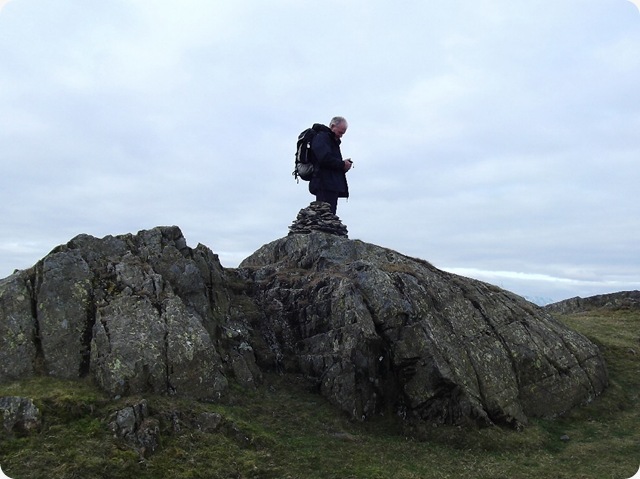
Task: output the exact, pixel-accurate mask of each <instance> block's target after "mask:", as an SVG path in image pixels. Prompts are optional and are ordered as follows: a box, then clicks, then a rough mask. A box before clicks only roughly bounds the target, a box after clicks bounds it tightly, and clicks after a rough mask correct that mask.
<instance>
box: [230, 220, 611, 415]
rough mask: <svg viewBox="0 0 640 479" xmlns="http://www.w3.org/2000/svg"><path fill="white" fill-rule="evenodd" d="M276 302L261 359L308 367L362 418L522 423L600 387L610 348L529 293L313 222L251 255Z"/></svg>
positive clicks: (263, 288) (269, 304)
mask: <svg viewBox="0 0 640 479" xmlns="http://www.w3.org/2000/svg"><path fill="white" fill-rule="evenodd" d="M240 269H243V270H244V271H245V275H246V277H247V278H250V279H251V280H252V281H254V282H255V287H254V288H253V291H254V292H255V299H256V301H257V302H258V303H259V304H260V305H261V307H262V309H263V310H264V311H266V312H267V313H266V317H265V318H264V320H263V322H262V323H261V324H256V325H254V327H255V328H256V329H257V330H260V332H261V335H262V336H263V337H269V338H271V340H270V341H269V342H265V343H264V344H263V345H262V346H263V348H262V349H260V348H258V346H257V345H256V355H257V357H258V358H260V359H259V361H261V360H264V361H267V360H271V361H273V364H272V367H274V368H280V369H283V370H285V371H290V372H302V373H304V374H305V375H307V376H308V377H310V378H312V379H313V380H315V381H316V382H317V384H318V388H319V390H320V391H321V392H322V394H323V395H324V396H326V397H327V398H329V399H330V400H331V401H332V402H333V403H335V404H336V405H337V406H339V407H340V408H342V409H343V410H345V411H346V412H347V413H349V414H350V415H351V416H352V417H354V418H358V419H364V418H367V417H370V416H373V415H375V414H379V413H383V412H388V411H391V412H393V413H396V414H398V415H400V416H402V417H405V418H407V419H410V420H419V421H428V422H435V423H454V424H460V423H465V422H477V423H480V424H508V425H512V426H514V427H520V426H521V425H523V424H525V423H526V422H527V418H528V417H531V416H554V415H557V414H561V413H563V412H565V411H567V410H568V409H570V408H572V407H573V406H575V405H577V404H580V403H583V402H587V401H590V400H592V399H593V398H595V397H596V396H597V395H598V394H599V393H600V392H601V391H602V390H603V389H604V387H605V386H606V384H607V380H608V379H607V372H606V367H605V364H604V361H603V358H602V356H601V354H600V352H599V351H598V348H597V347H596V346H595V345H594V344H593V343H591V342H590V341H588V340H587V339H586V338H585V337H583V336H582V335H580V334H578V333H576V332H574V331H572V330H570V329H568V328H567V327H565V326H563V325H562V324H561V323H559V322H558V321H556V320H555V319H554V318H553V317H551V316H550V315H548V314H547V313H545V311H544V310H542V309H541V308H539V307H537V306H535V305H533V304H532V303H529V302H527V301H526V300H524V299H523V298H521V297H519V296H516V295H514V294H512V293H509V292H507V291H504V290H502V289H500V288H497V287H495V286H492V285H490V284H487V283H483V282H480V281H475V280H471V279H468V278H464V277H461V276H456V275H453V274H450V273H446V272H444V271H441V270H438V269H437V268H435V267H433V266H432V265H430V264H429V263H427V262H425V261H422V260H418V259H414V258H410V257H407V256H404V255H402V254H399V253H397V252H394V251H391V250H388V249H385V248H381V247H377V246H374V245H371V244H367V243H363V242H361V241H352V240H348V239H346V238H342V237H338V236H335V235H329V234H323V233H319V232H312V233H310V234H308V235H290V236H288V237H287V238H283V239H280V240H276V241H274V242H272V243H269V244H268V245H265V246H263V247H262V248H260V249H259V250H258V251H257V252H256V253H254V254H253V255H252V256H250V257H249V258H247V259H246V260H245V261H243V262H242V263H241V264H240Z"/></svg>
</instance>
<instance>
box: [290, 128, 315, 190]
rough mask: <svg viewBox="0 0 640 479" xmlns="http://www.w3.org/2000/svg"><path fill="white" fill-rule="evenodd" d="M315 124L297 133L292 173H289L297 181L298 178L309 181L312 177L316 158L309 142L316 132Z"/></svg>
mask: <svg viewBox="0 0 640 479" xmlns="http://www.w3.org/2000/svg"><path fill="white" fill-rule="evenodd" d="M315 126H316V125H314V126H313V127H311V128H307V129H306V130H304V131H302V132H301V133H300V134H299V135H298V142H297V143H296V164H295V168H294V170H293V173H291V174H292V175H293V177H294V178H295V179H296V181H299V178H300V179H302V180H304V181H309V180H311V178H313V173H314V170H315V162H316V158H315V156H314V154H313V151H312V150H311V142H312V141H313V138H314V137H315V136H316V134H317V133H318V132H317V130H316V129H315Z"/></svg>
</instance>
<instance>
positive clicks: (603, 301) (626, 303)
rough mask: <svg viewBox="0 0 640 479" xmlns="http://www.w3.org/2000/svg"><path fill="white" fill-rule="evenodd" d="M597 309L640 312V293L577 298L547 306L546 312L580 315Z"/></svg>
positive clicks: (630, 292) (624, 292)
mask: <svg viewBox="0 0 640 479" xmlns="http://www.w3.org/2000/svg"><path fill="white" fill-rule="evenodd" d="M595 309H604V310H609V311H615V310H621V309H624V310H632V311H638V310H640V291H638V290H634V291H620V292H618V293H609V294H598V295H596V296H589V297H588V298H581V297H580V296H576V297H575V298H570V299H565V300H564V301H558V302H557V303H552V304H548V305H546V306H545V310H547V311H548V312H550V313H556V314H571V313H580V312H583V311H593V310H595Z"/></svg>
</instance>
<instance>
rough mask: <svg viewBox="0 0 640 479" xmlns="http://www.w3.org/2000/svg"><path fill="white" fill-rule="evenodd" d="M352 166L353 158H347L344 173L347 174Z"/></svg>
mask: <svg viewBox="0 0 640 479" xmlns="http://www.w3.org/2000/svg"><path fill="white" fill-rule="evenodd" d="M352 166H353V161H351V158H347V159H346V160H344V171H345V173H346V172H347V171H349V170H350V169H351V167H352Z"/></svg>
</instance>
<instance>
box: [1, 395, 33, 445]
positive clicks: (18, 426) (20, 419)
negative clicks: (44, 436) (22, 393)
mask: <svg viewBox="0 0 640 479" xmlns="http://www.w3.org/2000/svg"><path fill="white" fill-rule="evenodd" d="M0 413H2V430H3V433H4V435H6V436H9V437H11V436H14V435H25V434H31V433H34V432H38V431H40V429H41V427H42V417H41V414H40V410H39V409H38V408H37V407H36V405H35V404H33V401H32V400H31V399H29V398H24V397H17V396H5V397H0Z"/></svg>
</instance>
